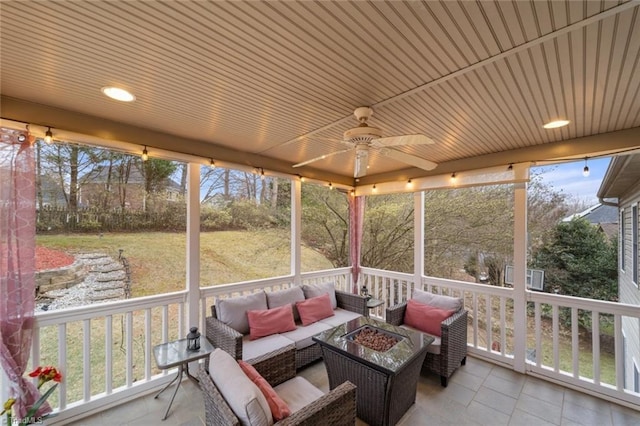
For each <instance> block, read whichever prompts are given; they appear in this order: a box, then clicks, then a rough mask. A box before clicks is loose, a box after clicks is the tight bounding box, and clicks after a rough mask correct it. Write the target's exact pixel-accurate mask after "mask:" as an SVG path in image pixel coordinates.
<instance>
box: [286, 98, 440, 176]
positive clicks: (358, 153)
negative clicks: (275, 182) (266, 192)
mask: <svg viewBox="0 0 640 426" xmlns="http://www.w3.org/2000/svg"><path fill="white" fill-rule="evenodd" d="M353 115H354V116H355V117H356V119H357V120H358V121H359V122H360V124H359V125H358V126H357V127H354V128H352V129H348V130H346V131H345V132H344V134H343V140H342V141H341V142H342V143H343V144H346V145H349V146H350V148H347V149H343V150H339V151H335V152H332V153H329V154H324V155H321V156H319V157H316V158H312V159H310V160H307V161H304V162H302V163H298V164H294V165H293V167H302V166H305V165H307V164H310V163H313V162H315V161H320V160H324V159H326V158H328V157H330V156H333V155H339V154H342V153H344V152H349V151H353V150H355V162H354V173H353V176H354V177H355V178H356V179H357V178H360V177H363V176H365V175H366V174H367V168H368V166H369V151H370V150H371V149H376V150H377V151H378V153H380V154H381V155H383V156H386V157H389V158H391V159H393V160H396V161H400V162H403V163H406V164H409V165H411V166H414V167H418V168H421V169H423V170H433V169H434V168H435V167H437V164H436V163H434V162H433V161H429V160H427V159H424V158H421V157H418V156H415V155H411V154H407V153H405V152H402V151H398V150H397V149H394V148H393V147H400V146H407V145H430V144H433V143H434V141H433V140H432V139H430V138H428V137H427V136H425V135H421V134H413V135H400V136H389V137H384V138H383V137H382V135H383V131H382V130H381V129H379V128H377V127H371V126H369V124H368V121H369V118H371V116H372V115H373V108H371V107H366V106H363V107H358V108H356V109H355V110H354V111H353Z"/></svg>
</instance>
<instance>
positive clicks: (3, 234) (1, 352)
mask: <svg viewBox="0 0 640 426" xmlns="http://www.w3.org/2000/svg"><path fill="white" fill-rule="evenodd" d="M33 141H34V138H33V137H32V136H31V135H30V134H29V133H28V132H26V131H21V130H13V129H7V128H4V127H2V128H0V365H1V366H2V369H3V370H4V372H5V374H6V375H7V377H8V378H9V381H10V386H11V388H10V389H9V396H10V397H12V398H15V399H16V402H15V405H14V407H13V408H14V410H15V414H16V417H17V418H18V419H21V418H24V417H25V415H26V413H27V407H30V406H32V405H33V403H34V402H35V401H37V400H38V398H39V397H40V393H39V392H38V390H37V389H36V387H35V386H34V384H33V383H31V381H29V380H26V379H25V378H24V373H25V369H26V368H27V363H28V361H29V353H30V351H31V339H32V335H33V327H34V324H35V318H34V307H35V233H36V231H35V216H36V200H35V199H36V193H35V161H34V153H33ZM49 412H51V407H50V406H49V405H48V404H46V403H45V404H43V405H42V407H41V408H40V410H39V411H38V413H37V414H38V415H44V414H47V413H49Z"/></svg>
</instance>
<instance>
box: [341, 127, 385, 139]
mask: <svg viewBox="0 0 640 426" xmlns="http://www.w3.org/2000/svg"><path fill="white" fill-rule="evenodd" d="M380 137H382V130H380V129H378V128H377V127H369V126H367V125H365V126H358V127H354V128H353V129H349V130H347V131H346V132H344V139H345V140H347V141H349V142H355V143H361V142H371V140H372V139H378V138H380Z"/></svg>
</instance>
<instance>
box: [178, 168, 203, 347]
mask: <svg viewBox="0 0 640 426" xmlns="http://www.w3.org/2000/svg"><path fill="white" fill-rule="evenodd" d="M187 173H188V175H187V179H188V180H187V259H186V262H187V277H186V280H187V291H188V293H187V327H191V326H197V325H198V324H200V310H199V307H200V165H199V164H197V163H189V164H188V169H187ZM180 333H181V335H180V336H179V337H184V336H186V330H180Z"/></svg>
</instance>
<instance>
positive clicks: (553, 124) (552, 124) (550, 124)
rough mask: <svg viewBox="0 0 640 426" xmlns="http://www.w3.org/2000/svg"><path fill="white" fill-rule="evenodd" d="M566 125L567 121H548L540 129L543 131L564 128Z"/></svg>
mask: <svg viewBox="0 0 640 426" xmlns="http://www.w3.org/2000/svg"><path fill="white" fill-rule="evenodd" d="M567 124H569V120H556V121H550V122H548V123H547V124H545V125H544V126H542V127H544V128H545V129H557V128H558V127H562V126H566V125H567Z"/></svg>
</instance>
